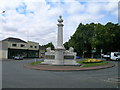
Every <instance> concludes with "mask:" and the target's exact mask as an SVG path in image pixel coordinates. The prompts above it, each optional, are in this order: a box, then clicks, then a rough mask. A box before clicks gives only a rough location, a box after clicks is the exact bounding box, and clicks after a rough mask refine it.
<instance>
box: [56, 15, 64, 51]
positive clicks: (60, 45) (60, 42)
mask: <svg viewBox="0 0 120 90" xmlns="http://www.w3.org/2000/svg"><path fill="white" fill-rule="evenodd" d="M62 22H63V19H62V16H59V19H58V24H57V25H58V38H57V39H58V40H57V47H56V48H60V49H64V46H63V26H64V25H63V24H62Z"/></svg>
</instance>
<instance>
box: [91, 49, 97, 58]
mask: <svg viewBox="0 0 120 90" xmlns="http://www.w3.org/2000/svg"><path fill="white" fill-rule="evenodd" d="M95 52H96V48H93V49H92V56H91V58H93V56H94V53H95Z"/></svg>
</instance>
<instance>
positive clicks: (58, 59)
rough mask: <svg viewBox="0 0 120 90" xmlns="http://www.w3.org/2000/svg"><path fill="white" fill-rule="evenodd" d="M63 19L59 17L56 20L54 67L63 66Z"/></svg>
mask: <svg viewBox="0 0 120 90" xmlns="http://www.w3.org/2000/svg"><path fill="white" fill-rule="evenodd" d="M62 22H63V19H62V16H59V19H58V24H57V25H58V37H57V47H56V49H55V62H54V63H53V64H55V65H64V51H65V48H64V46H63V26H64V25H63V24H62Z"/></svg>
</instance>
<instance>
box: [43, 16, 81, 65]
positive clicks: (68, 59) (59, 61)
mask: <svg viewBox="0 0 120 90" xmlns="http://www.w3.org/2000/svg"><path fill="white" fill-rule="evenodd" d="M62 23H63V19H62V16H59V19H58V24H57V26H58V37H57V46H56V48H55V50H51V48H50V47H48V48H47V52H46V53H45V60H44V62H42V64H50V65H79V64H78V63H76V53H75V52H74V49H73V48H72V47H70V48H69V50H65V48H64V45H63V26H64V25H63V24H62Z"/></svg>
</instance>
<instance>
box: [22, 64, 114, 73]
mask: <svg viewBox="0 0 120 90" xmlns="http://www.w3.org/2000/svg"><path fill="white" fill-rule="evenodd" d="M84 66H85V64H82V65H80V66H71V65H43V64H40V63H39V64H35V65H32V64H31V63H30V64H25V65H24V67H26V68H30V69H36V70H48V71H84V70H97V69H105V68H110V67H113V66H115V64H113V63H111V62H108V63H107V64H105V65H104V64H103V65H100V66H99V65H98V66H97V65H96V66H89V67H84Z"/></svg>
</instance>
